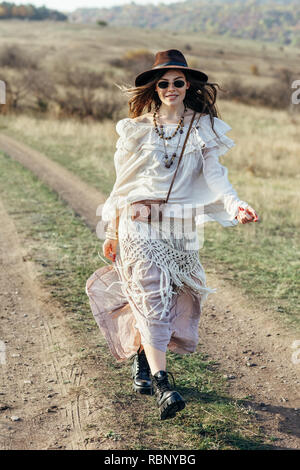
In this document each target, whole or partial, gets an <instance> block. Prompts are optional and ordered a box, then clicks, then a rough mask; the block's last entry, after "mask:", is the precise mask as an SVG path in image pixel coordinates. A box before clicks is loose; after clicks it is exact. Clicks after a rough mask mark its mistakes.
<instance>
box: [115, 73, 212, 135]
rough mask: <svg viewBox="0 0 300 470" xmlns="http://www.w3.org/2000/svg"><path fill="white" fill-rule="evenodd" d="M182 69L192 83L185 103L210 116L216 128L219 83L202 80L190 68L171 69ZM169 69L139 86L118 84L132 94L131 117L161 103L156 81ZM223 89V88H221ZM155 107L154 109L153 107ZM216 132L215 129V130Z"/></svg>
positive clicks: (151, 110)
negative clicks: (190, 71)
mask: <svg viewBox="0 0 300 470" xmlns="http://www.w3.org/2000/svg"><path fill="white" fill-rule="evenodd" d="M169 70H180V72H183V73H184V75H185V78H186V80H187V81H188V82H189V83H190V87H189V88H188V89H187V90H186V95H185V98H184V100H183V103H184V104H185V105H186V106H187V107H188V108H190V109H193V110H194V111H197V112H199V113H202V114H208V115H209V116H210V122H211V125H212V128H213V130H214V119H213V118H214V117H219V112H218V110H217V107H216V104H215V103H216V98H217V89H216V86H217V87H218V88H220V86H219V85H218V84H217V83H211V82H202V81H200V80H199V79H197V78H196V77H195V75H193V74H192V73H189V71H188V70H182V69H169ZM167 71H168V69H163V70H158V71H157V72H156V73H155V75H154V77H153V78H152V80H151V81H149V82H148V83H146V84H145V85H141V86H138V87H126V86H122V85H121V86H119V85H117V86H118V88H120V89H121V90H122V91H123V92H125V93H126V94H127V95H129V96H130V95H132V96H131V98H130V99H129V101H128V106H129V117H130V118H135V117H137V116H141V115H142V114H143V111H144V110H145V109H146V111H145V112H148V113H149V112H153V111H154V109H158V108H159V106H160V105H161V100H160V98H159V96H158V93H157V92H156V90H155V85H156V82H157V81H158V80H159V79H160V78H161V77H162V76H163V75H164V74H165V73H166V72H167ZM220 89H221V88H220ZM153 108H154V109H153ZM214 132H215V131H214Z"/></svg>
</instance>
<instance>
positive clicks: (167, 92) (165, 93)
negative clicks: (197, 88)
mask: <svg viewBox="0 0 300 470" xmlns="http://www.w3.org/2000/svg"><path fill="white" fill-rule="evenodd" d="M177 80H181V81H183V82H184V86H183V87H181V88H177V87H176V86H175V85H174V82H177ZM160 82H168V87H167V88H159V86H158V84H159V83H160ZM189 87H190V84H189V82H187V80H186V78H185V75H184V73H183V72H181V71H180V70H178V69H175V70H168V72H166V73H165V74H164V75H163V76H162V77H161V78H160V79H159V80H157V83H156V85H155V90H156V91H157V93H158V96H159V98H160V100H161V102H162V103H164V104H165V105H166V106H175V107H177V106H178V105H180V104H181V103H182V102H183V100H184V98H185V94H186V90H187V89H188V88H189Z"/></svg>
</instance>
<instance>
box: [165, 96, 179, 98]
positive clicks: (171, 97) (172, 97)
mask: <svg viewBox="0 0 300 470" xmlns="http://www.w3.org/2000/svg"><path fill="white" fill-rule="evenodd" d="M176 96H178V95H168V96H167V98H176Z"/></svg>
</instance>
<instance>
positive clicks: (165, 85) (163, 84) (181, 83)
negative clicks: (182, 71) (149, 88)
mask: <svg viewBox="0 0 300 470" xmlns="http://www.w3.org/2000/svg"><path fill="white" fill-rule="evenodd" d="M174 85H175V87H176V88H182V87H183V86H184V85H185V82H184V81H183V80H175V82H174ZM157 86H158V87H159V88H168V86H169V82H167V81H164V82H159V83H158V85H157Z"/></svg>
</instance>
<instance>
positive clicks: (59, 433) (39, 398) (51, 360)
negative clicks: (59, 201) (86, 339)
mask: <svg viewBox="0 0 300 470" xmlns="http://www.w3.org/2000/svg"><path fill="white" fill-rule="evenodd" d="M0 225H1V231H0V304H1V310H0V340H1V341H2V342H3V343H4V344H5V358H3V357H2V361H1V364H0V449H1V450H9V449H12V450H39V449H42V450H44V449H74V450H77V449H78V450H84V449H103V448H105V449H107V448H110V447H111V446H112V445H114V446H115V448H117V447H118V444H117V445H116V443H114V444H113V443H112V442H109V441H107V439H105V438H103V432H104V431H105V429H110V426H111V421H110V418H109V417H108V418H105V417H103V413H102V407H103V406H109V400H108V403H107V402H106V399H105V397H101V405H99V404H98V403H97V398H96V397H95V396H93V394H92V393H91V391H90V387H89V383H88V381H89V380H90V378H91V377H95V376H97V375H98V373H99V371H98V368H97V366H96V365H95V364H92V365H91V366H89V365H87V364H86V363H85V365H84V371H83V370H82V368H81V366H79V365H78V361H79V359H78V353H77V351H79V349H80V347H81V346H82V344H81V343H80V341H79V340H78V339H77V338H76V335H75V334H73V333H72V332H71V331H70V328H69V327H68V326H67V324H66V320H67V319H66V316H65V313H64V312H63V311H62V310H61V308H60V306H58V304H56V302H55V301H54V299H53V298H52V297H51V294H50V293H49V292H48V291H46V289H44V288H41V287H40V285H39V280H38V273H37V271H36V266H35V264H34V263H33V262H30V261H29V260H28V253H27V252H26V249H25V247H22V246H21V241H20V239H19V236H18V233H17V229H16V227H15V224H14V222H13V220H12V218H11V217H10V216H9V215H8V213H7V211H6V210H5V207H4V205H3V203H2V201H0ZM12 416H15V417H18V418H20V419H19V420H16V421H12V420H11V417H12ZM94 423H101V431H102V432H99V429H93V426H94ZM87 426H91V431H88V430H87V429H86V427H87Z"/></svg>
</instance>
